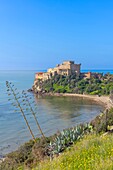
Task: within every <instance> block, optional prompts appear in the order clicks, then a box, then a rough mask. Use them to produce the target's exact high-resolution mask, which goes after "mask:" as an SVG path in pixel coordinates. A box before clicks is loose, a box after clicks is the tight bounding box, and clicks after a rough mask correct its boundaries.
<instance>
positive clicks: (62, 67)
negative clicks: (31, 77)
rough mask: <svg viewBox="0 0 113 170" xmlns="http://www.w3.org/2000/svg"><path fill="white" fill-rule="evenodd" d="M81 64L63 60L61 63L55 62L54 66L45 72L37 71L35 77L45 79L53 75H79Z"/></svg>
mask: <svg viewBox="0 0 113 170" xmlns="http://www.w3.org/2000/svg"><path fill="white" fill-rule="evenodd" d="M80 67H81V64H75V63H74V61H64V62H63V63H62V64H57V65H56V67H54V68H49V69H48V70H47V72H38V73H36V74H35V79H41V80H43V81H44V80H47V79H51V77H52V76H55V75H65V76H69V75H73V74H76V75H77V76H79V75H80Z"/></svg>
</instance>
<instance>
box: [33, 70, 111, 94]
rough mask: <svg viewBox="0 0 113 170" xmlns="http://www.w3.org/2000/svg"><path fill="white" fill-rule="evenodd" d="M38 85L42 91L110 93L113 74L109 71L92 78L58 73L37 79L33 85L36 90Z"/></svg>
mask: <svg viewBox="0 0 113 170" xmlns="http://www.w3.org/2000/svg"><path fill="white" fill-rule="evenodd" d="M37 87H38V88H39V89H40V90H41V91H42V92H43V91H44V92H53V93H77V94H83V93H84V94H91V95H109V94H111V93H112V92H113V75H112V74H109V73H108V74H105V75H101V76H100V77H92V78H90V79H84V78H83V77H82V76H79V77H78V76H76V75H71V76H63V75H56V76H53V77H52V78H51V79H48V80H45V81H41V80H37V81H36V82H35V85H34V86H33V90H34V91H35V92H37Z"/></svg>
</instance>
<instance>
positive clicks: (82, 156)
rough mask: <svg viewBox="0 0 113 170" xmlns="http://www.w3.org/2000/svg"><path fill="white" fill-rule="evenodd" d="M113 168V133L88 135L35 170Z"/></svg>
mask: <svg viewBox="0 0 113 170" xmlns="http://www.w3.org/2000/svg"><path fill="white" fill-rule="evenodd" d="M53 169H54V170H103V169H104V170H113V134H110V135H106V136H97V135H88V136H86V137H84V139H82V140H81V141H79V142H77V143H76V144H74V145H73V146H72V147H71V148H68V150H67V151H65V152H64V153H62V154H61V155H60V156H59V157H56V158H54V160H53V161H51V162H50V161H49V160H48V161H47V160H46V161H45V162H41V163H40V164H39V165H38V166H37V168H34V169H33V170H53Z"/></svg>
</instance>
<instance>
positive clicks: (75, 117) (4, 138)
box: [0, 70, 113, 157]
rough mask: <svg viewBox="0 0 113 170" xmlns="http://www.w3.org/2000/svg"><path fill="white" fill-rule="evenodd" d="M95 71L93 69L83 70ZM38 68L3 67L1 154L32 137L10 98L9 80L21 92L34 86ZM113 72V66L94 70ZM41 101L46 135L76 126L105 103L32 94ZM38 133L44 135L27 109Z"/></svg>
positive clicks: (40, 117) (39, 112) (0, 83)
mask: <svg viewBox="0 0 113 170" xmlns="http://www.w3.org/2000/svg"><path fill="white" fill-rule="evenodd" d="M84 71H91V70H83V72H84ZM35 72H37V71H0V157H2V156H3V155H4V154H6V153H9V152H11V151H13V150H15V149H17V148H18V146H20V145H21V144H22V143H24V142H26V141H27V140H29V139H31V136H30V134H29V131H28V129H27V127H26V125H25V122H24V120H23V117H22V115H21V113H19V112H14V110H15V108H14V107H13V106H12V105H11V103H10V102H9V101H8V95H7V91H6V85H5V82H6V81H11V82H13V84H14V85H15V86H16V87H17V88H18V91H19V92H20V93H21V91H22V90H27V89H29V88H31V86H32V85H33V81H34V74H35ZM93 72H103V73H104V74H105V73H108V72H110V73H112V74H113V70H93ZM29 95H30V96H31V97H32V100H34V101H35V103H36V105H37V109H36V116H37V118H38V120H39V123H40V125H41V127H42V129H43V131H44V133H45V135H46V136H48V135H51V134H53V133H55V132H57V131H58V130H62V129H64V128H67V127H72V126H75V125H76V124H79V123H81V122H87V121H90V120H91V119H93V118H94V117H95V116H96V115H98V114H99V112H100V110H102V109H103V108H102V106H100V105H97V103H95V102H93V101H90V100H83V99H81V98H72V97H40V96H35V95H34V94H31V93H30V94H29ZM25 113H26V116H27V119H28V121H29V123H30V125H31V127H32V130H33V132H34V134H35V135H36V136H40V133H39V131H38V130H37V127H36V126H35V123H34V119H33V117H32V115H31V114H30V112H25Z"/></svg>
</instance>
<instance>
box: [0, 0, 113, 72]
mask: <svg viewBox="0 0 113 170" xmlns="http://www.w3.org/2000/svg"><path fill="white" fill-rule="evenodd" d="M63 60H74V61H75V62H76V63H82V69H91V68H92V69H113V0H16V1H15V0H10V1H9V0H0V70H6V69H7V70H40V69H47V68H48V67H54V66H55V65H56V64H57V63H61V62H62V61H63Z"/></svg>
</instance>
